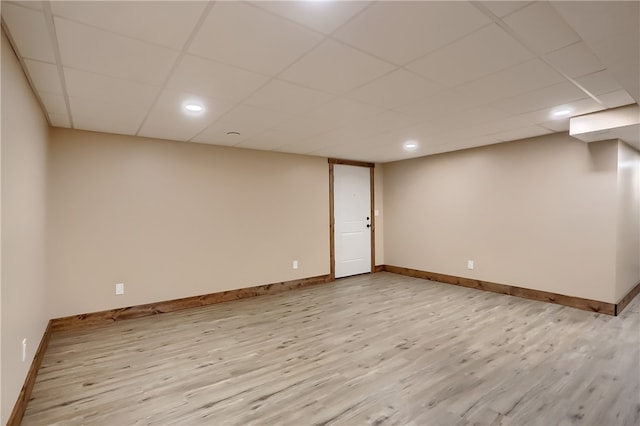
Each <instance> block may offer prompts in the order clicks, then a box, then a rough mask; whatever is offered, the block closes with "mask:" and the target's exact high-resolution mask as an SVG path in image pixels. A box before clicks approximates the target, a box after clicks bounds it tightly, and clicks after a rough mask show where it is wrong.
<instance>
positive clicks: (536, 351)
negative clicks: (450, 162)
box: [23, 272, 640, 425]
mask: <svg viewBox="0 0 640 426" xmlns="http://www.w3.org/2000/svg"><path fill="white" fill-rule="evenodd" d="M639 330H640V298H636V299H635V300H634V301H633V302H632V303H631V304H630V305H629V306H628V307H627V309H625V311H624V312H623V313H622V315H621V316H619V317H611V316H608V315H603V314H597V313H590V312H585V311H580V310H577V309H572V308H567V307H563V306H558V305H552V304H546V303H542V302H536V301H531V300H525V299H519V298H515V297H510V296H505V295H500V294H494V293H488V292H482V291H477V290H472V289H467V288H462V287H456V286H451V285H446V284H438V283H433V282H429V281H425V280H421V279H417V278H411V277H404V276H400V275H395V274H391V273H386V272H383V273H379V274H373V275H362V276H358V277H352V278H347V279H342V280H338V281H337V282H335V283H332V284H322V285H318V286H314V287H309V288H305V289H301V290H295V291H291V292H287V293H280V294H276V295H269V296H261V297H257V298H252V299H243V300H240V301H234V302H228V303H222V304H219V305H211V306H207V307H203V308H196V309H190V310H185V311H179V312H172V313H167V314H162V315H158V316H153V317H146V318H138V319H132V320H127V321H121V322H117V323H115V324H113V325H109V326H100V327H92V328H86V329H80V330H69V331H61V332H57V333H54V334H53V336H52V337H51V341H50V343H49V348H48V350H47V352H46V354H45V357H44V361H43V364H42V367H41V369H40V372H39V375H38V378H37V381H36V384H35V387H34V390H33V394H32V399H31V401H30V402H29V404H28V406H27V411H26V414H25V417H24V421H23V424H24V425H43V424H65V425H68V424H86V425H137V424H153V425H250V424H253V425H276V424H277V425H328V424H335V425H360V424H373V425H387V424H388V425H470V424H495V425H524V424H527V425H556V424H558V425H565V424H566V425H569V424H579V425H638V424H640V331H639Z"/></svg>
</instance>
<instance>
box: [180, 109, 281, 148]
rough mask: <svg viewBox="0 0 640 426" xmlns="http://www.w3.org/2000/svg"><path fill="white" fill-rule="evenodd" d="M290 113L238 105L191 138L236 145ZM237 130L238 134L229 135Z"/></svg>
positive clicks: (204, 141) (217, 143) (205, 141)
mask: <svg viewBox="0 0 640 426" xmlns="http://www.w3.org/2000/svg"><path fill="white" fill-rule="evenodd" d="M289 117H290V115H288V114H283V113H281V112H275V111H269V110H265V109H262V108H256V107H252V106H249V105H240V106H238V107H237V108H234V109H233V110H232V111H230V112H228V113H227V114H225V115H224V116H223V117H221V118H220V119H218V120H217V121H216V122H215V123H213V124H212V125H211V126H209V127H208V128H207V129H206V130H204V131H203V132H202V133H200V134H198V135H197V136H196V137H195V138H193V139H192V141H193V142H200V143H211V144H215V145H237V144H239V143H240V142H242V141H244V140H247V139H249V138H252V137H254V136H256V135H258V134H259V133H262V132H263V131H265V130H266V129H268V128H270V127H273V126H275V125H277V124H279V123H281V122H283V121H285V120H286V119H287V118H289ZM228 132H238V133H240V134H239V135H229V134H227V133H228Z"/></svg>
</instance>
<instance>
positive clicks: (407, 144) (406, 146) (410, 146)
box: [402, 141, 418, 151]
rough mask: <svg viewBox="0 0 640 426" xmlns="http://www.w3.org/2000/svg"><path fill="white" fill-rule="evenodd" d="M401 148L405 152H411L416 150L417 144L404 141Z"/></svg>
mask: <svg viewBox="0 0 640 426" xmlns="http://www.w3.org/2000/svg"><path fill="white" fill-rule="evenodd" d="M402 146H403V148H404V149H405V150H407V151H413V150H415V149H416V148H418V142H416V141H406V142H405V143H403V144H402Z"/></svg>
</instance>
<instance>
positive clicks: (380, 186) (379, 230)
mask: <svg viewBox="0 0 640 426" xmlns="http://www.w3.org/2000/svg"><path fill="white" fill-rule="evenodd" d="M382 167H383V165H382V164H376V167H375V168H374V169H373V170H374V174H373V181H374V189H375V193H374V199H375V203H374V206H373V209H374V212H376V213H378V216H376V217H375V220H376V238H375V240H376V241H375V243H376V264H375V265H374V266H379V265H384V171H383V168H382ZM374 214H375V213H374Z"/></svg>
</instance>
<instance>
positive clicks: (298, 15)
mask: <svg viewBox="0 0 640 426" xmlns="http://www.w3.org/2000/svg"><path fill="white" fill-rule="evenodd" d="M252 3H253V4H254V5H255V6H257V7H259V8H262V9H265V10H268V11H269V12H271V13H275V14H277V15H280V16H282V17H284V18H288V19H290V20H292V21H295V22H297V23H299V24H302V25H304V26H306V27H309V28H311V29H314V30H316V31H320V32H322V33H325V34H330V33H332V32H333V31H335V30H336V29H337V28H339V27H340V26H341V25H342V24H344V23H345V22H347V21H348V20H349V19H350V18H351V17H352V16H354V15H355V14H356V13H358V12H360V11H361V10H362V9H364V8H365V7H366V6H367V5H369V4H370V2H368V1H255V2H252Z"/></svg>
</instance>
